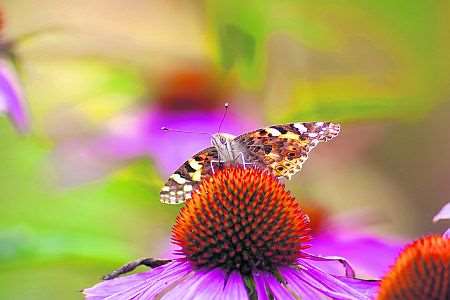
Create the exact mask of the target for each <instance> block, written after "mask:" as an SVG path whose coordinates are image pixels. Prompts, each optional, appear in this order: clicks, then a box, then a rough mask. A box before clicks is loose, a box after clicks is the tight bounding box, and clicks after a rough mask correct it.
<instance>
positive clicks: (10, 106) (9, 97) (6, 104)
mask: <svg viewBox="0 0 450 300" xmlns="http://www.w3.org/2000/svg"><path fill="white" fill-rule="evenodd" d="M24 105H25V99H24V95H23V92H22V89H21V87H20V84H19V80H18V78H17V75H16V72H15V71H14V68H13V67H12V66H11V64H10V63H8V62H7V61H5V60H3V59H0V113H1V112H2V111H4V112H5V113H6V114H7V115H8V116H9V118H10V119H11V121H12V123H13V124H14V125H15V126H16V128H17V129H18V130H19V131H21V132H25V131H27V130H28V127H29V124H28V117H27V113H26V111H25V106H24Z"/></svg>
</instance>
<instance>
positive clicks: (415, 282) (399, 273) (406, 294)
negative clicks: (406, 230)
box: [377, 235, 450, 300]
mask: <svg viewBox="0 0 450 300" xmlns="http://www.w3.org/2000/svg"><path fill="white" fill-rule="evenodd" d="M377 299H378V300H391V299H402V300H449V299H450V239H448V238H444V237H442V236H436V235H431V236H427V237H424V238H421V239H419V240H417V241H415V242H413V243H412V244H411V245H409V246H407V247H406V248H405V249H404V250H403V252H402V253H401V254H400V256H399V257H398V258H397V261H396V262H395V264H394V266H393V267H392V269H391V270H390V271H389V273H388V274H387V275H386V277H385V278H384V279H383V280H382V281H381V286H380V292H379V294H378V298H377Z"/></svg>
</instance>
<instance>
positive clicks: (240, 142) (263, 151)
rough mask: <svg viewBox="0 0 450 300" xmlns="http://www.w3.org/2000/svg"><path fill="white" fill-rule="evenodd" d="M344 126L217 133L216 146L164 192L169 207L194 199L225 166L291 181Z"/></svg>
mask: <svg viewBox="0 0 450 300" xmlns="http://www.w3.org/2000/svg"><path fill="white" fill-rule="evenodd" d="M339 131H340V125H339V124H336V123H331V122H304V123H302V122H297V123H290V124H284V125H273V126H269V127H265V128H261V129H258V130H255V131H251V132H247V133H244V134H242V135H239V136H234V135H231V134H228V133H216V134H213V135H212V137H211V144H212V147H209V148H206V149H203V150H202V151H200V152H199V153H197V154H195V155H194V156H193V157H192V158H191V159H189V160H188V161H186V162H185V163H184V164H183V165H181V167H179V168H178V169H177V170H176V171H175V172H174V173H173V174H172V175H171V176H170V177H169V179H168V180H167V182H166V184H165V185H164V186H163V187H162V189H161V192H160V200H161V202H163V203H166V204H179V203H183V202H184V201H186V200H188V199H190V198H191V197H192V193H193V191H194V190H195V189H196V187H197V186H198V184H199V183H200V181H201V180H202V179H203V178H205V177H206V176H209V175H212V174H213V173H214V172H215V170H216V169H217V168H220V167H221V166H222V165H224V164H240V165H242V166H243V167H244V168H245V167H247V166H252V167H258V168H262V169H264V170H269V171H270V172H271V173H272V174H273V175H274V176H276V177H278V178H286V179H291V177H292V175H294V174H295V173H297V172H299V171H300V170H301V168H302V165H303V163H304V162H305V161H306V160H307V158H308V154H309V152H310V151H311V150H312V149H313V148H314V147H316V146H317V144H319V143H320V142H326V141H329V140H331V139H332V138H334V137H336V136H337V135H338V134H339Z"/></svg>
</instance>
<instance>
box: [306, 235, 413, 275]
mask: <svg viewBox="0 0 450 300" xmlns="http://www.w3.org/2000/svg"><path fill="white" fill-rule="evenodd" d="M405 243H406V241H402V240H400V239H389V238H383V237H379V236H374V235H368V234H358V235H356V236H352V233H351V232H343V231H342V232H338V233H327V232H325V233H322V232H319V233H318V234H317V235H316V236H315V237H314V240H313V241H312V242H311V248H309V249H308V252H310V253H311V254H314V255H318V256H328V255H337V256H341V257H345V258H346V259H347V260H348V261H351V263H352V266H353V267H354V269H355V270H356V272H357V273H358V274H364V275H365V276H368V277H375V278H379V277H381V276H383V274H385V273H386V272H387V271H388V270H389V267H390V266H391V265H392V264H393V263H394V262H395V259H396V258H397V256H398V254H399V253H400V252H401V250H402V249H403V247H404V245H405ZM330 245H332V246H330ZM368 255H369V256H370V259H367V256H368ZM319 265H320V267H323V268H324V269H326V270H327V271H328V272H330V273H336V272H339V269H340V268H338V267H339V266H336V265H330V264H327V263H326V264H325V263H319Z"/></svg>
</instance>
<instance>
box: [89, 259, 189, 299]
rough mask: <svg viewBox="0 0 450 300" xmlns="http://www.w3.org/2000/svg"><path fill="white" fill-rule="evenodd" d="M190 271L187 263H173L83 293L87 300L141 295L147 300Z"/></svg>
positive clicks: (138, 297) (107, 282)
mask: <svg viewBox="0 0 450 300" xmlns="http://www.w3.org/2000/svg"><path fill="white" fill-rule="evenodd" d="M191 271H192V269H191V266H190V265H189V263H187V262H179V261H175V262H171V263H168V264H166V265H163V266H160V267H158V268H155V269H152V270H150V271H147V272H142V273H139V274H134V275H130V276H124V277H119V278H116V279H113V280H106V281H103V282H101V283H98V284H97V285H95V286H93V287H91V288H88V289H85V290H84V291H83V293H84V294H85V296H86V299H87V300H97V299H115V300H119V299H120V300H122V299H123V300H129V299H140V298H141V297H142V296H143V295H146V297H147V299H148V298H151V297H156V296H158V295H159V294H160V293H161V291H163V290H164V289H166V288H167V287H168V286H169V284H172V283H174V282H176V281H178V280H180V279H182V278H183V277H185V276H186V275H187V274H188V273H189V272H191Z"/></svg>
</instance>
